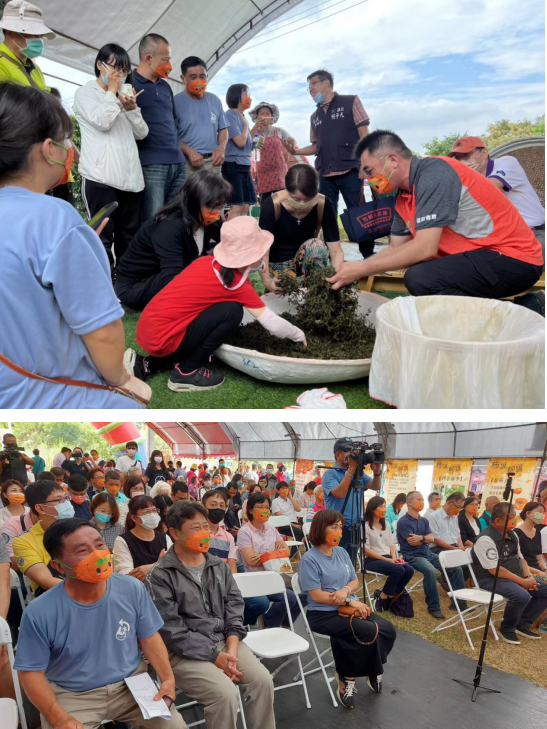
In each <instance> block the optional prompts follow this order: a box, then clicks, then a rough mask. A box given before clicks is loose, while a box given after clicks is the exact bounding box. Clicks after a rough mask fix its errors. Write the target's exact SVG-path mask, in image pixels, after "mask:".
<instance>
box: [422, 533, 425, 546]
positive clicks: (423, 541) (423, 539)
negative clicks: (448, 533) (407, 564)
mask: <svg viewBox="0 0 547 729" xmlns="http://www.w3.org/2000/svg"><path fill="white" fill-rule="evenodd" d="M422 544H425V535H424V534H422Z"/></svg>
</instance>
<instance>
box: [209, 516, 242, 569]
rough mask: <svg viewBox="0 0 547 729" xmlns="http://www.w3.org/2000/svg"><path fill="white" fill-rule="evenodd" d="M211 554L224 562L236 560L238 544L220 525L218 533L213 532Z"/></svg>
mask: <svg viewBox="0 0 547 729" xmlns="http://www.w3.org/2000/svg"><path fill="white" fill-rule="evenodd" d="M209 554H214V555H215V557H218V558H219V559H221V560H222V561H223V562H226V561H227V560H229V559H236V555H237V551H236V543H235V541H234V538H233V537H232V535H231V534H230V532H227V531H226V529H225V528H224V527H223V526H220V524H219V525H218V529H217V530H216V532H214V533H213V532H211V542H210V546H209Z"/></svg>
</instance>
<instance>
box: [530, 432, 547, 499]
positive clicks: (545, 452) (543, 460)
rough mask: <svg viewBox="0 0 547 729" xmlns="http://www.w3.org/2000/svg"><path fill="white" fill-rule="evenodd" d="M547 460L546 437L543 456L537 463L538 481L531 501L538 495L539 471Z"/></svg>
mask: <svg viewBox="0 0 547 729" xmlns="http://www.w3.org/2000/svg"><path fill="white" fill-rule="evenodd" d="M546 459H547V437H546V439H545V447H544V449H543V455H542V456H541V459H540V462H539V471H538V480H537V482H536V490H535V493H534V494H533V496H532V500H533V499H534V498H535V497H536V496H537V495H538V493H539V484H540V480H541V471H542V469H543V464H544V463H545V460H546Z"/></svg>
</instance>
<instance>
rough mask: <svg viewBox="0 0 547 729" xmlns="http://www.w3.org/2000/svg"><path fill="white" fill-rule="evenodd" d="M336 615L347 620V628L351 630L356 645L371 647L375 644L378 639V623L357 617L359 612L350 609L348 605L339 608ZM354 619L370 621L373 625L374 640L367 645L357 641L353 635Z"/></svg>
mask: <svg viewBox="0 0 547 729" xmlns="http://www.w3.org/2000/svg"><path fill="white" fill-rule="evenodd" d="M338 615H340V616H341V617H343V618H349V627H350V628H351V632H352V633H353V637H354V638H355V640H356V641H357V642H358V643H360V644H361V645H372V644H373V643H375V642H376V638H377V637H378V623H377V622H376V621H374V620H370V618H361V616H360V615H359V611H358V610H356V609H355V608H353V607H350V606H349V605H343V606H342V607H339V608H338ZM354 618H358V619H359V620H370V622H371V623H374V625H375V626H376V633H375V635H374V638H373V639H372V640H371V641H370V642H369V643H364V642H363V641H362V640H359V638H358V637H357V636H356V635H355V631H354V630H353V620H354Z"/></svg>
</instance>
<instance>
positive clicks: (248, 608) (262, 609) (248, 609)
mask: <svg viewBox="0 0 547 729" xmlns="http://www.w3.org/2000/svg"><path fill="white" fill-rule="evenodd" d="M244 602H245V611H244V613H243V625H254V624H255V623H256V621H257V620H258V618H259V617H260V616H261V615H264V613H266V612H268V608H269V607H270V601H269V600H268V598H267V597H266V595H260V596H259V597H246V598H244Z"/></svg>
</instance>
